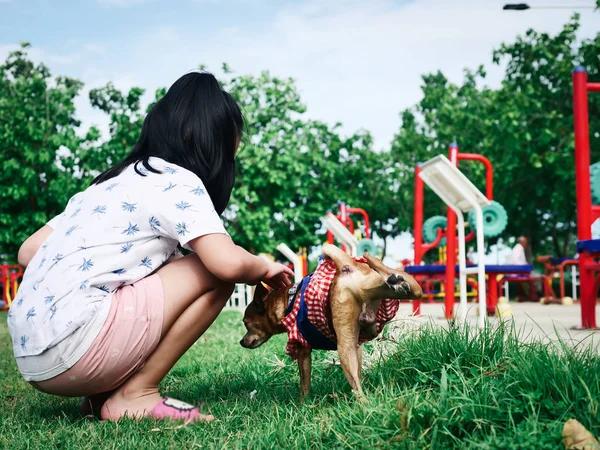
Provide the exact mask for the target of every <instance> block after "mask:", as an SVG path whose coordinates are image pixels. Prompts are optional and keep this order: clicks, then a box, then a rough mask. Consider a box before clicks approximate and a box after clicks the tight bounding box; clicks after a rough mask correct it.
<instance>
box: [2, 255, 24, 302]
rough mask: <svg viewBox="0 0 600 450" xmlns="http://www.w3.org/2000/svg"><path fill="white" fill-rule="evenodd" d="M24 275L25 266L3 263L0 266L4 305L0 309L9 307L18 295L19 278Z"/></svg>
mask: <svg viewBox="0 0 600 450" xmlns="http://www.w3.org/2000/svg"><path fill="white" fill-rule="evenodd" d="M22 277H23V268H22V267H21V266H18V265H8V264H3V265H1V266H0V285H1V286H2V301H3V303H4V305H3V306H1V307H0V310H3V309H8V307H9V306H10V302H11V301H12V300H14V298H15V297H16V295H17V289H18V286H19V280H20V279H21V278H22Z"/></svg>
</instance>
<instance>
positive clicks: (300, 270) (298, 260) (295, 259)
mask: <svg viewBox="0 0 600 450" xmlns="http://www.w3.org/2000/svg"><path fill="white" fill-rule="evenodd" d="M277 250H279V252H280V253H281V254H282V255H283V256H285V257H286V258H287V259H288V260H289V261H290V262H291V263H292V269H293V270H294V282H296V283H299V282H300V281H302V279H303V278H304V276H305V275H306V273H305V272H306V268H305V265H306V257H305V256H304V255H303V253H302V251H300V253H299V254H296V253H294V252H293V251H292V249H291V248H289V247H288V246H287V245H285V244H284V243H283V242H282V243H281V244H279V245H278V246H277ZM303 256H304V257H303Z"/></svg>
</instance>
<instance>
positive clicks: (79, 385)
mask: <svg viewBox="0 0 600 450" xmlns="http://www.w3.org/2000/svg"><path fill="white" fill-rule="evenodd" d="M163 315H164V293H163V286H162V282H161V279H160V277H159V276H158V275H157V274H154V275H150V276H149V277H146V278H144V279H142V280H140V281H138V282H136V283H134V284H132V285H129V286H123V287H122V288H120V289H118V290H117V291H116V292H115V294H114V296H113V298H112V304H111V307H110V312H109V313H108V317H107V318H106V322H105V323H104V327H103V328H102V330H101V331H100V334H99V335H98V337H97V338H96V339H95V340H94V342H93V343H92V345H91V347H90V348H89V349H88V351H87V352H86V353H85V354H84V355H83V357H82V358H81V359H80V360H79V361H77V363H75V365H74V366H73V367H71V368H70V369H69V370H67V371H66V372H63V373H61V374H60V375H57V376H56V377H54V378H51V379H49V380H45V381H39V382H32V384H33V385H34V386H35V387H36V388H38V389H39V390H41V391H42V392H46V393H48V394H55V395H62V396H67V397H74V396H83V395H94V394H99V393H101V392H107V391H111V390H113V389H115V388H117V387H118V386H120V385H121V384H123V383H124V382H125V380H127V379H128V378H129V377H130V376H131V375H133V374H134V373H135V372H137V371H138V370H140V369H141V368H142V367H143V366H144V363H145V362H146V359H148V356H150V354H151V353H152V352H153V351H154V349H155V348H156V346H157V345H158V343H159V341H160V337H161V333H162V325H163Z"/></svg>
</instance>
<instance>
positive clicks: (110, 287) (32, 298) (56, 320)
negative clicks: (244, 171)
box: [8, 158, 227, 381]
mask: <svg viewBox="0 0 600 450" xmlns="http://www.w3.org/2000/svg"><path fill="white" fill-rule="evenodd" d="M150 165H151V166H152V167H153V168H155V169H158V170H160V171H161V172H162V173H160V174H155V173H153V172H151V171H148V170H146V169H145V168H144V166H143V165H142V164H138V170H140V172H142V173H143V174H144V175H145V176H142V175H139V174H138V173H136V172H135V171H134V168H133V165H131V166H129V167H128V168H127V169H125V170H124V171H123V172H122V173H121V174H119V175H118V176H116V177H114V178H112V179H110V180H108V181H106V182H104V183H102V184H99V185H93V186H90V187H89V188H88V189H86V190H85V191H83V192H80V193H78V194H76V195H74V196H73V197H72V198H71V199H70V200H69V203H68V204H67V207H66V209H65V211H64V212H63V213H62V214H60V215H59V216H57V217H55V218H54V219H52V220H51V221H50V222H48V225H49V226H50V227H52V228H53V230H54V231H53V232H52V233H51V234H50V236H49V237H48V239H47V240H46V242H44V243H43V245H42V246H41V248H40V249H39V250H38V252H37V253H36V254H35V256H34V257H33V259H32V260H31V262H30V264H29V266H28V267H27V270H26V271H25V275H24V277H23V282H22V284H21V286H20V288H19V291H18V294H17V296H16V298H15V300H14V302H13V304H12V306H11V308H10V310H9V314H8V328H9V331H10V334H11V336H12V341H13V348H14V353H15V357H16V358H17V362H19V359H22V360H25V359H31V357H33V356H35V355H42V356H43V354H44V352H48V351H49V350H50V349H52V348H53V347H55V346H57V345H58V344H59V343H61V342H63V341H64V340H65V339H66V338H68V337H70V336H72V335H77V339H78V341H80V342H77V345H73V343H70V345H69V347H68V348H69V349H70V354H69V355H60V361H55V360H54V359H56V358H54V357H53V358H50V359H51V360H53V361H50V362H47V363H45V364H46V365H49V366H52V367H47V368H46V369H45V370H44V374H43V375H40V374H37V376H36V374H31V373H29V374H28V378H29V379H31V380H36V381H40V380H41V379H47V378H50V377H51V376H56V375H58V374H60V373H62V372H63V371H65V370H67V369H68V368H70V367H71V366H72V365H73V364H75V363H76V362H77V360H78V359H80V358H81V357H82V356H83V354H84V353H85V351H86V350H87V349H88V348H89V346H90V345H91V344H92V342H93V340H94V339H95V337H96V336H97V335H98V334H99V332H100V330H101V329H102V325H103V324H104V321H105V319H106V317H107V316H108V312H109V310H110V303H111V298H112V294H113V292H115V290H117V289H118V288H119V287H121V286H123V285H126V284H132V283H134V282H136V281H138V280H140V279H142V278H144V277H146V276H148V275H149V274H151V273H152V272H154V271H155V270H156V269H158V268H159V267H160V266H161V265H162V264H163V263H164V262H165V261H166V260H167V259H168V258H169V257H170V256H171V255H172V254H173V253H174V252H176V250H177V245H178V244H180V245H182V246H183V247H184V248H188V249H189V247H188V246H187V244H188V242H189V241H191V240H192V239H194V238H197V237H200V236H203V235H207V234H214V233H220V234H227V232H226V231H225V228H224V226H223V223H222V222H221V219H220V217H219V215H218V214H217V212H216V211H215V209H214V206H213V204H212V201H211V199H210V197H209V195H208V193H207V192H206V190H205V188H204V185H203V183H202V181H201V180H200V179H199V178H198V177H197V176H196V175H195V174H194V173H192V172H190V171H188V170H186V169H183V168H181V167H179V166H176V165H174V164H170V163H167V162H165V161H164V160H162V159H159V158H151V159H150ZM90 324H92V325H93V326H90ZM82 330H84V331H85V332H84V333H83V332H82ZM81 334H83V336H82V335H81ZM26 378H27V377H26Z"/></svg>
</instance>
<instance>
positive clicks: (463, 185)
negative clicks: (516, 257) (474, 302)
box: [419, 155, 490, 327]
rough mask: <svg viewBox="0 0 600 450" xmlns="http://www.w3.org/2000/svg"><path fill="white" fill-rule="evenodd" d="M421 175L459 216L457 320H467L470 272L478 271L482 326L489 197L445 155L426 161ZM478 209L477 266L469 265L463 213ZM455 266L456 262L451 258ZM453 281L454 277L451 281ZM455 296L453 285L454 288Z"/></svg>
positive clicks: (480, 323) (421, 169) (480, 324)
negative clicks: (485, 215)
mask: <svg viewBox="0 0 600 450" xmlns="http://www.w3.org/2000/svg"><path fill="white" fill-rule="evenodd" d="M419 176H420V177H421V178H422V179H423V181H424V182H425V183H426V184H427V185H428V186H429V187H430V188H431V189H432V190H433V191H434V192H435V193H436V194H437V195H438V196H439V197H440V198H441V199H442V200H443V201H444V203H446V205H448V208H449V210H452V211H453V212H454V213H455V214H456V217H457V218H458V244H459V245H458V260H459V284H460V307H459V311H458V314H457V316H458V319H459V320H462V321H464V320H465V318H466V316H467V275H468V274H475V273H476V274H477V278H478V286H479V310H480V313H479V326H481V327H483V325H484V321H485V300H486V299H485V266H484V255H485V249H484V241H483V211H482V207H483V206H487V205H489V204H490V202H489V200H488V199H487V198H486V197H485V196H484V195H483V194H482V193H481V191H480V190H479V189H477V188H476V187H475V185H474V184H473V183H471V182H470V181H469V179H468V178H467V177H466V176H465V175H464V174H463V173H462V172H461V171H460V170H458V169H457V167H456V166H455V165H453V164H452V163H451V162H450V161H449V160H448V158H446V157H445V156H444V155H439V156H436V157H435V158H433V159H431V160H429V161H427V162H426V163H423V164H422V165H421V167H420V174H419ZM471 211H475V220H476V223H477V230H478V231H477V232H476V234H477V253H478V254H479V258H478V262H477V267H469V268H467V258H466V251H465V218H464V215H463V213H468V212H471ZM449 264H452V266H453V267H454V261H452V263H449ZM452 281H454V279H453V280H452ZM452 294H453V295H454V288H453V289H452Z"/></svg>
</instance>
